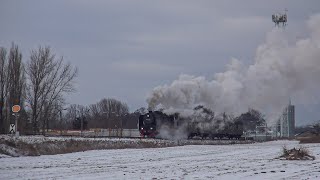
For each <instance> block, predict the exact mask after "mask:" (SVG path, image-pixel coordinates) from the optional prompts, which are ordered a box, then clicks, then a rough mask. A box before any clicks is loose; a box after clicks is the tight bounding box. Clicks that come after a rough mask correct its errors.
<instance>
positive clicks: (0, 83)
mask: <svg viewBox="0 0 320 180" xmlns="http://www.w3.org/2000/svg"><path fill="white" fill-rule="evenodd" d="M6 70H7V51H6V49H5V48H3V47H0V127H1V129H0V133H1V134H3V133H5V126H6V123H5V119H4V116H5V115H4V107H5V98H6V87H7V86H6V84H7V81H6V80H7V78H6V75H7V72H6Z"/></svg>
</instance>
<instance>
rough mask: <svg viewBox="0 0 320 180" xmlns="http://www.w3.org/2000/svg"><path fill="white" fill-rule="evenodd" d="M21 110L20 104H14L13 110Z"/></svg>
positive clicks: (15, 111)
mask: <svg viewBox="0 0 320 180" xmlns="http://www.w3.org/2000/svg"><path fill="white" fill-rule="evenodd" d="M20 110H21V107H20V106H19V105H14V106H12V112H14V113H17V112H19V111H20Z"/></svg>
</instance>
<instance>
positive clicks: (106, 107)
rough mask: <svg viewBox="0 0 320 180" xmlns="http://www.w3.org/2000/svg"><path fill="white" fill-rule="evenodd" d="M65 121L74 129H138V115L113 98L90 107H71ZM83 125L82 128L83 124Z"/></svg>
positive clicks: (105, 99)
mask: <svg viewBox="0 0 320 180" xmlns="http://www.w3.org/2000/svg"><path fill="white" fill-rule="evenodd" d="M64 118H65V120H66V121H67V122H69V127H70V126H73V127H74V129H80V127H83V128H84V129H85V128H103V129H109V128H110V129H119V128H120V129H130V128H132V129H133V128H137V119H138V114H137V113H129V108H128V106H127V104H126V103H123V102H121V101H119V100H116V99H112V98H103V99H102V100H100V101H99V102H97V103H95V104H91V105H89V106H83V105H75V104H74V105H71V106H70V107H69V108H67V113H66V114H65V117H64ZM79 123H82V126H81V124H79Z"/></svg>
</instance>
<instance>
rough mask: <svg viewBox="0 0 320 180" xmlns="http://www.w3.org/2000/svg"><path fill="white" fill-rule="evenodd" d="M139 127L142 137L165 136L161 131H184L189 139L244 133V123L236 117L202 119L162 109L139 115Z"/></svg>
mask: <svg viewBox="0 0 320 180" xmlns="http://www.w3.org/2000/svg"><path fill="white" fill-rule="evenodd" d="M138 128H139V131H140V135H141V136H142V137H149V138H156V137H159V138H163V137H161V131H163V130H165V131H166V132H167V133H166V134H168V133H169V134H171V135H172V136H174V134H175V132H177V131H179V132H180V134H181V132H183V134H184V135H185V136H184V137H186V138H188V139H193V138H201V139H240V138H241V136H242V135H243V130H244V128H243V123H242V122H241V121H238V120H236V119H233V120H232V121H230V120H228V121H227V120H225V118H220V119H219V118H216V119H212V118H211V119H204V120H203V119H201V120H197V119H196V118H192V117H189V118H186V117H179V115H178V114H174V115H167V114H165V113H163V112H161V111H149V112H148V113H145V114H142V115H140V116H139V124H138Z"/></svg>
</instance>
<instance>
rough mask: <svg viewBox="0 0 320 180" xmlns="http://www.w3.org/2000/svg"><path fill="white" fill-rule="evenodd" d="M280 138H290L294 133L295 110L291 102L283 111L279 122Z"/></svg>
mask: <svg viewBox="0 0 320 180" xmlns="http://www.w3.org/2000/svg"><path fill="white" fill-rule="evenodd" d="M279 125H280V127H279V129H280V137H285V138H292V137H294V131H295V108H294V105H291V101H290V102H289V104H288V106H287V107H286V108H285V109H284V111H283V113H282V116H281V117H280V120H279Z"/></svg>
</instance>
